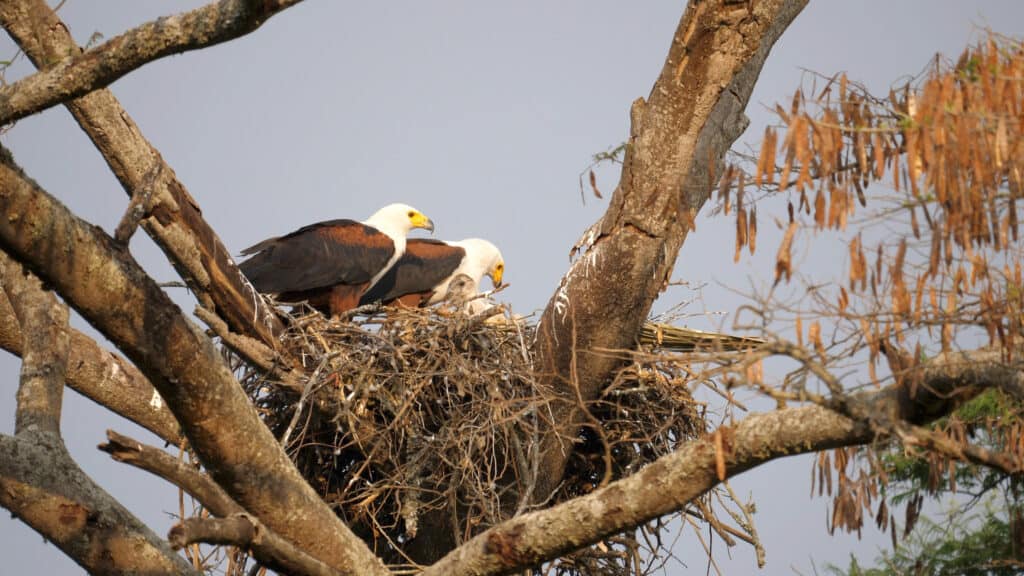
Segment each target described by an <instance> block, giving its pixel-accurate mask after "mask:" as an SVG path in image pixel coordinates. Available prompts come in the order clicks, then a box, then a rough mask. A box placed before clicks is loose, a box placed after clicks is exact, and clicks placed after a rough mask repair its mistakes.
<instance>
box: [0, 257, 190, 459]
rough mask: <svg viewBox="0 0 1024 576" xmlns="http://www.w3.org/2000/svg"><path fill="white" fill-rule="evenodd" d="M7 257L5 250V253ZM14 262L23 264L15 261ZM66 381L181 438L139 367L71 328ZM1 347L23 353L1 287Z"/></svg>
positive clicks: (171, 438) (166, 435)
mask: <svg viewBox="0 0 1024 576" xmlns="http://www.w3.org/2000/svg"><path fill="white" fill-rule="evenodd" d="M3 257H4V258H7V256H6V254H4V255H3ZM14 265H15V266H19V267H20V264H17V263H15V264H14ZM68 338H69V340H70V343H69V346H68V347H69V351H68V362H67V371H66V374H65V378H66V383H67V385H68V386H70V387H71V388H72V389H74V390H75V391H77V392H78V393H80V394H82V395H83V396H85V397H86V398H89V399H90V400H92V401H94V402H96V403H97V404H99V405H101V406H103V407H105V408H108V409H110V410H112V411H113V412H114V413H115V414H117V415H119V416H122V417H124V418H127V419H128V420H131V421H132V422H135V423H136V424H138V425H139V426H142V427H143V428H145V429H147V430H149V431H150V432H152V433H154V434H156V435H157V436H159V437H160V438H162V439H164V440H165V441H167V442H169V443H172V444H177V443H178V441H179V440H180V439H181V431H180V429H179V428H178V421H177V420H175V419H174V415H173V414H171V411H170V410H168V409H167V406H166V405H165V404H164V402H163V399H162V398H161V397H160V395H159V394H158V393H157V391H156V390H155V389H154V388H153V385H152V384H150V383H149V380H147V379H146V377H145V376H143V375H142V373H141V372H139V370H138V369H137V368H136V367H135V366H133V365H132V364H131V363H130V362H128V361H127V360H125V359H124V358H122V357H120V356H118V355H117V354H114V353H112V352H109V351H107V350H106V349H104V348H103V347H102V346H100V345H99V344H97V343H96V341H95V340H93V339H92V338H90V337H89V336H86V335H85V334H83V333H81V332H79V331H78V330H75V329H74V328H68ZM0 348H3V349H4V350H7V351H8V352H10V353H11V354H14V355H17V356H21V355H22V350H24V347H23V341H22V334H21V326H20V325H19V323H18V319H17V317H16V316H15V315H14V310H13V309H12V308H11V303H10V301H8V299H7V296H6V295H5V294H4V293H3V292H2V291H0Z"/></svg>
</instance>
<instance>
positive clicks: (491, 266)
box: [449, 238, 505, 288]
mask: <svg viewBox="0 0 1024 576" xmlns="http://www.w3.org/2000/svg"><path fill="white" fill-rule="evenodd" d="M449 244H451V245H453V246H460V247H462V248H463V249H464V250H465V251H466V257H465V258H463V260H462V264H460V265H459V268H458V269H457V270H456V271H455V274H459V273H461V274H465V275H467V276H469V277H470V278H472V279H473V281H474V282H476V283H477V284H479V283H480V280H481V279H482V278H483V277H484V275H485V274H486V275H487V276H490V277H491V282H493V283H494V287H495V288H497V287H498V286H501V278H502V276H503V275H504V274H505V259H504V258H502V257H501V251H500V250H498V247H497V246H495V245H494V244H491V243H490V242H488V241H487V240H483V239H481V238H467V239H465V240H460V241H458V242H449Z"/></svg>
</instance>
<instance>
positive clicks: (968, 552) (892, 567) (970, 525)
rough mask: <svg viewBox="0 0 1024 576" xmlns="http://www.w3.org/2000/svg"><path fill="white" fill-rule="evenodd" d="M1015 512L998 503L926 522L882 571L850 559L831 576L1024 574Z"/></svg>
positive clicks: (888, 555)
mask: <svg viewBox="0 0 1024 576" xmlns="http://www.w3.org/2000/svg"><path fill="white" fill-rule="evenodd" d="M1010 513H1011V511H1010V510H1007V509H1001V503H999V498H995V499H993V500H992V501H991V502H990V503H989V505H987V506H985V507H984V510H983V511H982V512H980V513H974V514H964V513H963V510H962V509H957V510H952V511H950V512H949V513H947V515H946V516H945V518H944V519H943V521H942V522H934V521H932V520H930V519H928V518H922V519H921V520H920V521H919V522H918V524H917V527H916V528H915V529H914V531H913V532H912V533H911V535H910V538H908V539H907V540H905V541H904V542H902V543H901V545H900V547H899V548H897V549H896V550H895V551H893V552H889V551H883V552H882V554H881V555H880V556H879V557H878V558H876V559H875V564H876V566H877V567H874V568H864V567H862V566H861V564H860V563H859V562H858V561H857V558H856V557H854V556H852V555H851V557H850V563H849V565H847V566H846V568H840V567H837V566H834V565H830V566H829V567H828V568H827V573H829V574H832V575H835V576H838V575H846V576H891V575H893V576H895V575H899V576H932V575H939V574H949V575H953V574H957V575H961V574H962V575H966V576H1010V575H1014V574H1020V573H1021V571H1022V570H1024V562H1020V561H1018V560H1014V558H1015V554H1014V552H1015V551H1014V550H1013V542H1014V538H1013V534H1012V532H1013V530H1012V527H1011V521H1010V516H1009V515H1010Z"/></svg>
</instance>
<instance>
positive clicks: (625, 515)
mask: <svg viewBox="0 0 1024 576" xmlns="http://www.w3.org/2000/svg"><path fill="white" fill-rule="evenodd" d="M985 354H986V353H980V354H978V355H975V356H973V357H972V358H973V360H975V361H976V362H975V363H974V366H973V368H971V369H967V368H966V366H965V365H964V363H963V360H965V359H966V356H964V357H953V358H951V357H938V358H936V359H935V360H933V361H932V362H930V363H929V364H928V365H927V366H923V367H921V368H920V372H919V374H920V375H921V377H922V386H920V387H919V388H917V389H916V391H915V390H911V389H910V387H909V386H904V385H893V386H890V387H889V388H887V389H884V390H882V391H880V392H877V393H873V394H867V395H860V396H858V397H856V401H857V402H859V403H861V404H862V405H863V406H865V407H866V408H867V410H866V413H868V414H874V415H879V416H881V417H892V418H898V419H900V420H901V421H915V422H921V423H925V422H929V421H932V420H934V419H935V418H938V417H940V416H943V415H945V414H948V413H949V412H950V411H952V410H953V409H955V408H956V407H957V406H959V405H960V404H962V403H963V402H965V401H967V400H969V399H970V398H972V397H973V396H975V395H977V394H978V393H980V392H981V391H983V390H984V389H986V388H989V387H996V386H1000V385H1001V384H1000V381H1001V380H1003V379H1005V378H1013V377H1019V368H1018V367H1016V366H1007V365H1005V364H1003V363H1002V362H1000V361H999V359H998V358H996V359H994V360H993V359H991V358H989V357H986V355H985ZM1014 373H1018V374H1017V375H1015V374H1014ZM951 374H952V375H954V377H950V375H951ZM974 378H984V379H977V380H976V379H974ZM878 430H880V427H879V426H877V425H876V423H875V422H869V421H867V420H865V421H861V422H855V421H853V420H851V419H849V418H847V417H845V416H842V415H840V414H838V413H836V412H834V411H832V410H829V409H827V408H823V407H821V406H809V407H803V408H791V409H782V410H777V411H774V412H768V413H763V414H754V415H751V416H749V417H747V418H745V419H744V420H742V421H741V422H740V423H739V424H737V425H736V426H735V427H727V426H726V427H722V428H720V429H719V431H718V433H719V434H721V435H722V436H723V437H724V440H725V441H724V448H725V454H722V455H718V454H717V453H716V447H715V440H714V438H713V435H708V436H706V437H704V438H702V439H699V440H694V441H691V442H688V443H686V444H685V445H683V446H682V447H680V448H679V449H678V450H676V451H675V452H673V453H672V454H670V455H668V456H664V457H662V458H659V459H658V460H656V461H655V462H653V463H652V464H650V465H648V466H647V467H645V468H643V469H642V470H641V471H640V472H638V473H636V474H634V475H632V476H629V477H628V478H625V479H622V480H619V481H617V482H613V483H611V484H609V485H608V486H606V487H604V488H601V489H599V490H596V491H594V492H592V493H591V494H588V495H586V496H583V497H580V498H576V499H574V500H570V501H568V502H565V503H563V504H559V505H558V506H554V507H552V508H550V509H547V510H542V511H539V512H532V513H529V514H525V515H523V516H518V517H516V518H513V519H512V520H509V521H507V522H504V523H502V524H500V525H498V526H496V527H494V528H491V529H490V530H487V531H486V532H484V533H482V534H480V535H479V536H477V537H475V538H473V539H472V540H470V541H469V542H467V543H466V544H464V545H463V546H461V547H459V548H458V549H456V550H455V551H453V552H452V553H451V554H449V555H448V556H446V557H445V558H443V559H442V560H441V561H440V562H438V563H437V564H435V565H433V566H431V567H430V568H429V569H427V570H425V571H424V572H423V574H424V576H440V575H446V576H460V575H470V574H472V575H474V576H482V575H491V574H511V573H513V572H515V571H517V570H522V569H524V568H527V567H531V566H537V565H538V564H540V563H542V562H544V561H547V560H552V559H554V558H557V557H559V556H561V555H562V554H565V553H567V552H569V551H572V550H576V549H578V548H580V547H582V546H586V545H588V544H593V543H596V542H598V541H600V540H602V539H604V538H607V537H609V536H611V535H614V534H616V533H618V532H620V531H622V530H625V529H629V528H632V527H635V526H638V525H640V524H642V523H644V522H647V521H649V520H652V519H654V518H658V517H660V516H663V515H665V514H668V513H671V512H674V511H677V510H679V509H681V508H682V507H683V506H685V505H686V504H687V503H688V502H691V501H692V500H693V499H695V498H697V497H699V496H700V495H702V494H704V493H705V492H707V491H708V490H710V489H711V488H713V487H714V486H715V485H717V484H718V483H719V481H720V480H719V477H718V474H717V471H716V461H717V459H718V457H719V456H721V457H723V458H724V460H725V464H726V473H727V477H733V476H736V475H737V474H740V473H742V472H745V471H747V470H750V469H752V468H754V467H756V466H759V465H761V464H763V463H765V462H768V461H771V460H774V459H776V458H781V457H784V456H790V455H794V454H803V453H807V452H816V451H819V450H826V449H829V448H836V447H840V446H853V445H860V444H865V443H868V442H871V441H873V440H875V439H876V434H877V431H878ZM553 534H557V535H558V537H557V538H553V537H552V535H553Z"/></svg>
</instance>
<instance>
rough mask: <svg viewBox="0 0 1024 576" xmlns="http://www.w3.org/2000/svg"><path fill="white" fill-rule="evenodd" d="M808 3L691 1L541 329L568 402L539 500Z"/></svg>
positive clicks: (548, 363)
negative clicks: (583, 406) (769, 65)
mask: <svg viewBox="0 0 1024 576" xmlns="http://www.w3.org/2000/svg"><path fill="white" fill-rule="evenodd" d="M805 4H806V0H764V1H759V2H731V1H727V0H717V1H702V2H691V3H690V4H689V5H688V7H687V9H686V12H685V13H684V14H683V17H682V19H681V20H680V22H679V26H678V27H677V28H676V32H675V36H674V37H673V39H672V45H671V48H670V49H669V54H668V57H667V58H666V60H665V64H664V67H663V68H662V71H661V74H660V76H659V78H658V80H657V82H656V83H655V84H654V87H653V89H652V90H651V93H650V96H649V97H648V100H647V101H644V100H643V99H639V100H637V101H636V102H634V103H633V107H632V110H631V120H632V127H631V134H630V137H629V141H628V143H627V147H626V155H625V158H624V160H623V167H622V175H621V178H620V180H619V185H618V187H617V188H616V190H615V193H614V195H613V196H612V199H611V201H610V203H609V207H608V210H607V211H606V213H605V214H604V216H603V217H602V218H601V220H599V221H598V222H597V223H595V225H594V226H592V227H591V229H590V230H588V232H587V233H586V235H585V236H584V238H583V241H582V244H583V248H584V249H585V251H584V253H583V254H582V255H581V256H580V257H579V258H578V259H577V260H576V261H575V262H574V263H573V264H572V265H571V266H570V268H569V271H568V273H567V274H566V275H565V276H564V277H563V278H562V281H561V284H560V286H559V287H558V290H557V291H556V292H555V294H554V295H553V296H552V297H551V300H550V301H549V302H548V305H547V307H546V309H545V310H544V313H543V315H542V316H541V320H540V324H539V327H538V335H537V343H536V351H537V366H538V369H539V370H540V371H541V372H542V373H543V374H544V382H545V384H546V385H548V386H550V387H552V388H553V389H554V390H556V391H559V392H560V393H561V394H562V395H563V396H564V398H565V402H564V403H562V404H561V405H555V406H554V410H555V413H554V418H553V422H554V423H555V424H554V430H552V432H551V433H549V434H546V435H545V439H544V444H543V448H542V457H543V462H542V465H541V469H542V470H543V471H544V472H543V474H541V476H540V479H541V481H540V482H538V486H537V488H536V490H535V493H534V501H536V502H543V501H545V500H546V499H547V498H549V497H550V495H551V493H552V492H553V491H554V490H555V489H556V488H557V486H558V485H559V484H560V483H561V481H562V476H563V473H564V470H565V465H566V462H567V459H568V456H569V454H570V452H571V450H572V447H571V442H572V441H573V440H574V439H575V438H576V436H577V433H576V431H577V429H578V426H579V424H580V422H581V412H580V407H579V406H578V403H577V397H579V398H582V400H583V401H584V402H589V401H592V400H594V399H596V398H597V397H598V395H599V394H600V391H601V388H602V386H603V385H604V384H605V382H606V381H607V380H608V378H609V376H610V375H611V374H612V372H613V371H614V370H615V369H616V368H617V367H618V366H619V365H620V363H621V360H620V359H619V358H617V357H616V356H615V355H612V354H606V353H600V352H597V350H620V349H632V348H633V347H634V346H635V344H636V340H637V336H638V334H639V332H640V328H641V327H642V325H643V323H644V321H645V320H646V318H647V316H648V314H649V313H650V309H651V305H652V303H653V302H654V299H655V298H656V297H657V296H658V294H659V293H660V292H661V291H662V290H663V289H664V287H665V286H666V284H667V283H668V282H669V280H670V278H671V274H672V269H673V266H674V264H675V260H676V256H677V255H678V253H679V248H680V247H681V246H682V243H683V241H684V240H685V239H686V235H687V233H688V232H689V231H690V229H691V228H692V222H693V219H694V218H695V217H696V215H697V212H698V210H699V209H700V208H701V206H703V204H704V202H705V201H706V200H707V199H708V197H709V195H710V191H711V190H712V188H713V187H714V186H715V178H716V175H717V174H720V173H721V171H722V166H723V158H724V155H725V153H726V152H727V151H728V149H729V147H730V146H731V145H732V143H733V142H734V141H735V139H736V138H737V137H739V135H740V133H742V131H743V130H744V129H745V128H746V125H747V120H746V118H745V117H744V115H743V110H744V108H745V107H746V104H747V101H748V99H749V98H750V94H751V92H752V90H753V87H754V83H755V81H756V80H757V76H758V74H759V73H760V70H761V67H762V65H763V64H764V61H765V59H766V58H767V56H768V52H769V50H770V49H771V47H772V46H773V45H774V44H775V41H776V40H777V39H778V38H779V36H781V34H782V32H783V31H784V30H785V29H786V28H787V27H788V26H789V24H790V23H791V22H792V21H793V19H794V18H795V17H796V16H797V14H799V13H800V11H801V10H802V9H803V7H804V5H805ZM577 389H578V395H577Z"/></svg>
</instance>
